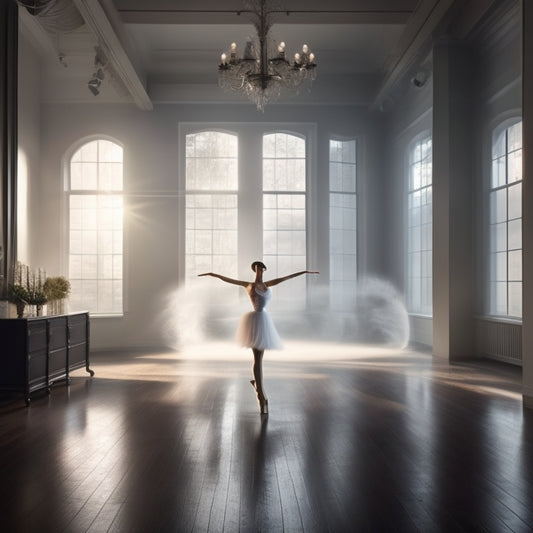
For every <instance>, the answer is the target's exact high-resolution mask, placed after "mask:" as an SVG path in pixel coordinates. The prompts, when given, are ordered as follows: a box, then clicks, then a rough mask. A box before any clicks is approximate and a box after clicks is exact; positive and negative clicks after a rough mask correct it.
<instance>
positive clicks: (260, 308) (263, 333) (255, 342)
mask: <svg viewBox="0 0 533 533" xmlns="http://www.w3.org/2000/svg"><path fill="white" fill-rule="evenodd" d="M266 269H267V268H266V266H265V265H264V263H262V262H261V261H254V262H253V263H252V270H253V271H254V272H255V280H254V281H253V282H249V281H241V280H238V279H232V278H228V277H226V276H222V275H220V274H215V273H213V272H206V273H204V274H198V275H199V276H213V277H214V278H218V279H221V280H222V281H225V282H226V283H231V284H232V285H239V286H241V287H244V288H245V289H246V292H247V293H248V296H249V297H250V300H251V301H252V305H253V308H254V310H253V311H251V312H249V313H246V314H244V315H243V317H242V318H241V321H240V323H239V327H238V329H237V339H238V341H239V342H240V343H241V345H242V346H246V347H248V348H251V349H252V352H253V354H254V363H253V367H252V372H253V376H254V379H252V380H251V381H250V383H251V384H252V387H253V388H254V389H255V393H256V395H257V400H258V402H259V411H260V413H261V414H268V399H267V397H266V395H265V391H264V388H263V354H264V352H265V350H267V349H280V348H281V347H282V344H281V339H280V337H279V334H278V332H277V330H276V327H275V326H274V322H273V321H272V318H271V317H270V315H269V314H268V312H267V311H266V310H265V307H266V305H267V303H268V301H269V300H270V297H271V293H270V287H273V286H274V285H278V284H279V283H281V282H283V281H287V280H288V279H291V278H295V277H296V276H301V275H303V274H318V273H319V272H315V271H311V270H302V271H300V272H295V273H293V274H289V275H287V276H283V277H281V278H276V279H272V280H270V281H263V272H264V271H265V270H266Z"/></svg>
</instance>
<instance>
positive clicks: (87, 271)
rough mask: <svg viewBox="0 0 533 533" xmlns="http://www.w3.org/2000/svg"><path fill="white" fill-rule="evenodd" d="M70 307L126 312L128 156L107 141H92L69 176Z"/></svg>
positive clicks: (75, 159) (72, 165)
mask: <svg viewBox="0 0 533 533" xmlns="http://www.w3.org/2000/svg"><path fill="white" fill-rule="evenodd" d="M67 193H68V216H69V224H68V228H69V230H68V231H69V235H68V243H69V249H68V257H69V261H68V269H69V273H68V278H69V280H70V283H71V296H70V305H71V307H72V308H73V309H76V310H82V309H83V310H88V311H90V312H91V313H95V314H121V313H122V312H123V294H122V292H123V284H122V280H123V269H122V262H123V261H122V254H123V154H122V147H121V146H120V145H118V144H117V143H115V142H112V141H109V140H106V139H97V140H93V141H90V142H87V143H86V144H84V145H83V146H81V148H79V149H78V150H77V151H76V152H75V153H74V155H73V156H72V157H71V159H70V163H69V176H68V190H67Z"/></svg>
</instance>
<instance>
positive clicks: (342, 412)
mask: <svg viewBox="0 0 533 533" xmlns="http://www.w3.org/2000/svg"><path fill="white" fill-rule="evenodd" d="M224 350H225V351H226V353H224ZM230 356H231V357H230ZM287 361H290V362H287ZM91 366H92V368H93V369H94V370H95V372H96V375H95V377H94V378H92V379H91V378H89V377H88V375H87V374H85V373H84V371H76V373H75V374H74V375H73V377H72V380H71V384H70V387H68V388H67V387H66V386H64V385H60V384H58V385H56V386H54V388H53V390H52V393H51V395H50V396H46V395H41V396H37V397H35V398H34V400H33V401H32V404H31V406H30V407H29V408H26V407H25V405H24V401H23V400H22V399H19V398H17V399H16V400H13V399H9V400H7V399H4V400H3V401H2V402H0V491H1V492H0V530H1V531H3V532H4V531H5V532H18V531H28V532H32V531H53V532H59V531H70V532H81V531H98V532H100V531H120V532H152V531H180V532H181V531H215V532H221V531H227V532H235V531H275V532H281V531H310V532H315V531H316V532H324V531H331V532H344V531H356V532H358V531H362V532H364V531H370V532H380V531H408V532H410V531H422V532H433V531H443V532H453V531H491V532H509V531H514V532H523V531H531V530H532V529H533V413H532V412H529V411H524V410H523V408H522V399H521V394H520V370H519V369H517V368H514V367H507V366H504V365H497V364H484V365H482V366H480V367H476V366H475V365H473V364H461V365H454V366H448V365H446V364H437V363H436V362H435V361H433V360H432V358H431V356H430V355H428V354H422V353H416V352H409V351H397V352H395V351H390V350H380V349H361V348H359V347H357V346H344V347H340V346H337V345H328V344H323V345H313V347H312V348H309V346H305V345H303V344H297V343H295V344H292V345H290V346H288V347H287V348H286V349H285V350H284V351H283V352H280V353H277V354H274V353H273V354H267V356H266V360H265V374H266V386H267V391H268V395H269V398H270V415H269V416H268V417H261V416H260V415H259V412H258V407H257V404H256V401H255V397H254V394H253V390H252V388H251V386H250V384H249V382H248V379H249V378H250V361H249V357H248V353H247V352H246V351H242V350H240V349H237V350H236V349H235V348H234V347H233V346H227V347H225V348H224V347H223V348H222V349H220V346H214V345H206V346H204V347H198V348H197V349H196V351H195V352H194V353H192V354H188V355H183V354H173V353H152V354H141V353H127V354H126V353H122V354H94V355H93V356H92V365H91Z"/></svg>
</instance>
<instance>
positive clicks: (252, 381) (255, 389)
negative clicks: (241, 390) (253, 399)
mask: <svg viewBox="0 0 533 533" xmlns="http://www.w3.org/2000/svg"><path fill="white" fill-rule="evenodd" d="M250 383H251V385H252V387H253V388H254V391H255V392H257V387H256V386H255V379H251V380H250Z"/></svg>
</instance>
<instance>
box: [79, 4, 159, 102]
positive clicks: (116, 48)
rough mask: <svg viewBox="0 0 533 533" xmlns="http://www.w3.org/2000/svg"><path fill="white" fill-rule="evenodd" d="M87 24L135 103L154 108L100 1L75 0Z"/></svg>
mask: <svg viewBox="0 0 533 533" xmlns="http://www.w3.org/2000/svg"><path fill="white" fill-rule="evenodd" d="M73 1H74V3H75V4H76V7H77V8H78V10H79V12H80V14H81V16H82V17H83V20H84V21H85V24H87V26H88V27H89V28H90V29H91V30H92V31H93V33H94V34H95V36H96V38H97V39H98V43H99V46H100V48H101V49H102V51H103V53H104V54H105V56H106V58H107V60H108V61H109V62H110V64H111V68H112V70H113V71H114V72H115V73H116V74H117V76H118V77H119V78H120V80H121V81H122V83H123V84H124V86H125V87H126V89H127V90H128V92H129V93H130V95H131V97H132V98H133V101H134V102H135V104H136V105H137V106H138V107H139V108H140V109H143V110H146V111H150V110H152V109H153V107H154V106H153V104H152V101H151V100H150V97H149V96H148V93H147V92H146V90H145V88H144V85H143V83H142V82H141V80H140V78H139V76H138V74H137V71H136V70H135V68H134V67H133V64H132V63H131V61H130V59H129V56H128V54H127V53H126V50H125V49H124V46H123V45H122V42H121V41H120V39H119V37H118V35H117V34H116V32H115V30H114V29H113V27H112V25H111V23H110V22H109V19H108V17H107V15H106V13H105V11H104V10H103V8H102V6H101V5H100V3H99V2H98V1H94V0H73Z"/></svg>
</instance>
